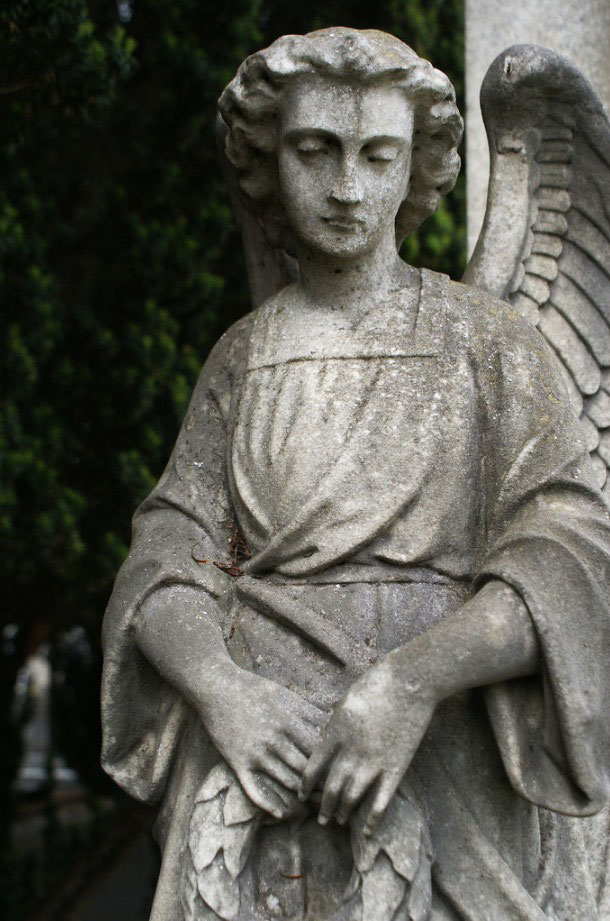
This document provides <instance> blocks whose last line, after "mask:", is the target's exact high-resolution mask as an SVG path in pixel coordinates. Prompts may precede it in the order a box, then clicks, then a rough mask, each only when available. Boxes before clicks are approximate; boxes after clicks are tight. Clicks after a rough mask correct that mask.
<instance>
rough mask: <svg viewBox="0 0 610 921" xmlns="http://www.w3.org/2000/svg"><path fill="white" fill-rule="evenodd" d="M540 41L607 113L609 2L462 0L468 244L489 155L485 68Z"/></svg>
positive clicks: (478, 221) (474, 233)
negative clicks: (572, 69)
mask: <svg viewBox="0 0 610 921" xmlns="http://www.w3.org/2000/svg"><path fill="white" fill-rule="evenodd" d="M520 43H527V44H532V45H544V46H545V47H547V48H552V49H553V51H557V52H558V53H559V54H563V55H565V57H568V58H570V60H572V61H573V62H574V63H575V64H576V65H577V66H578V67H579V68H580V69H581V70H582V72H583V73H584V75H585V77H587V79H588V80H589V81H590V83H591V84H592V85H593V88H594V89H595V91H596V92H597V94H598V95H599V96H600V98H601V100H602V102H603V103H604V105H605V106H606V111H607V112H610V0H466V166H467V173H466V176H467V183H468V246H469V250H470V251H471V252H472V249H473V247H474V244H475V243H476V241H477V237H478V235H479V231H480V229H481V225H482V223H483V215H484V213H485V201H486V197H487V180H488V175H489V155H488V150H487V136H486V134H485V128H484V127H483V120H482V118H481V110H480V107H479V91H480V89H481V83H482V81H483V78H484V76H485V74H486V72H487V68H488V67H489V65H490V64H491V62H492V61H493V60H494V58H495V57H496V56H497V55H498V54H500V52H501V51H504V49H505V48H508V47H509V46H510V45H516V44H520Z"/></svg>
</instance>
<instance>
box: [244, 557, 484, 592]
mask: <svg viewBox="0 0 610 921" xmlns="http://www.w3.org/2000/svg"><path fill="white" fill-rule="evenodd" d="M245 571H246V573H247V572H248V568H247V565H246V567H245ZM251 578H255V579H257V580H260V581H264V582H272V583H274V584H276V585H335V584H339V585H349V584H351V583H354V582H366V583H377V582H425V583H430V584H434V585H461V586H469V585H470V580H469V579H468V580H466V579H456V578H453V577H452V576H448V575H445V574H444V573H441V572H438V570H436V569H431V568H430V567H428V566H399V565H397V564H396V563H386V562H384V561H383V560H378V561H377V560H376V561H375V562H372V563H355V562H347V563H338V564H337V565H335V566H329V567H328V569H325V570H323V571H322V572H316V573H312V574H311V575H308V576H290V575H284V574H283V573H279V572H274V571H272V572H266V573H261V574H258V573H257V574H256V575H253V576H251Z"/></svg>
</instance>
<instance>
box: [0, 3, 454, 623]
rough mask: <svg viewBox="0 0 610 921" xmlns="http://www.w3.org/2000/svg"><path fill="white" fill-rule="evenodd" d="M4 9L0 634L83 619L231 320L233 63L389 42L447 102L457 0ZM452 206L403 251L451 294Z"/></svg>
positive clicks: (244, 298) (239, 305)
mask: <svg viewBox="0 0 610 921" xmlns="http://www.w3.org/2000/svg"><path fill="white" fill-rule="evenodd" d="M133 13H134V15H133V18H132V20H131V21H130V22H129V23H124V24H121V23H119V21H118V17H117V14H116V8H115V7H114V5H113V4H111V3H108V2H107V0H103V2H102V0H53V2H51V0H7V2H6V3H5V4H3V6H2V9H1V10H0V30H1V32H0V34H1V35H2V52H3V53H2V55H1V56H0V60H1V63H0V105H1V106H2V109H3V112H2V115H3V117H2V123H1V127H0V137H1V150H0V175H1V176H2V179H1V180H0V231H1V234H0V292H1V297H2V303H3V304H4V309H3V311H2V314H3V320H2V324H3V328H2V334H3V341H4V343H5V347H4V375H3V377H4V381H5V394H6V401H5V403H4V407H3V427H2V432H1V434H0V451H1V452H2V455H3V457H4V469H3V473H2V487H1V491H0V536H1V538H2V541H3V548H2V557H1V558H2V564H3V566H4V567H5V573H6V578H7V579H9V580H10V583H11V584H12V586H13V590H12V592H11V594H10V597H9V604H8V606H6V607H5V613H4V616H5V618H6V619H9V620H15V621H17V622H22V621H23V620H24V619H27V618H32V619H38V618H43V619H47V620H51V621H52V622H53V623H55V624H62V623H65V622H70V621H73V620H79V621H82V620H83V618H84V619H87V618H89V619H90V621H91V622H93V621H94V620H96V619H98V618H99V613H100V610H101V607H102V605H103V599H104V597H105V595H106V594H107V592H108V589H109V586H110V582H111V579H112V576H113V574H114V572H115V570H116V568H117V566H118V565H119V563H120V560H121V558H122V556H123V554H124V552H125V548H126V546H127V543H128V523H129V518H130V515H131V513H132V511H133V508H134V507H135V505H136V504H137V503H138V501H139V500H140V499H142V498H143V496H144V495H145V494H146V493H147V491H148V490H149V489H150V487H151V485H152V484H153V482H154V481H155V479H156V477H157V476H158V475H159V473H160V471H161V469H162V466H163V463H164V461H165V458H166V457H167V454H168V452H169V449H170V447H171V443H172V441H173V439H174V437H175V434H176V430H177V427H178V425H179V422H180V420H181V417H182V415H183V413H184V409H185V406H186V402H187V400H188V396H189V393H190V390H191V388H192V385H193V382H194V380H195V377H196V375H197V373H198V370H199V367H200V365H201V363H202V362H203V360H204V358H205V356H206V354H207V352H208V350H209V348H210V346H211V344H212V343H213V341H214V340H215V339H216V338H217V337H218V336H219V335H220V333H221V332H222V331H223V329H225V328H226V327H227V326H228V325H229V324H230V323H231V322H232V321H233V320H234V319H236V318H237V317H238V316H239V315H240V314H241V313H243V312H244V311H245V310H246V309H247V304H248V295H247V290H246V286H245V282H244V271H243V264H242V256H241V252H240V242H239V239H238V236H237V234H236V230H235V227H234V225H233V221H232V216H231V213H230V209H229V205H228V202H227V198H226V195H225V191H224V188H223V182H222V177H221V176H220V175H219V170H218V161H217V155H216V148H215V141H214V131H213V126H214V115H215V106H216V99H217V97H218V95H219V92H220V91H221V89H222V87H223V86H224V84H225V83H226V82H227V81H228V80H229V79H230V78H231V77H232V75H233V73H234V71H235V68H236V66H237V65H238V64H239V62H240V61H241V60H242V59H243V57H244V56H245V55H246V54H248V53H249V52H251V51H252V50H254V49H255V48H256V47H260V46H261V45H265V44H268V43H269V42H270V41H272V40H273V39H275V38H276V37H277V36H278V35H280V34H283V33H285V32H299V31H308V30H310V29H312V28H317V27H324V26H328V25H331V24H340V25H352V26H356V27H373V28H381V29H385V30H387V31H391V32H394V33H395V34H397V35H398V36H400V37H401V38H403V39H404V40H405V41H407V42H408V43H409V44H411V45H412V46H413V47H414V48H415V50H417V51H418V52H419V53H420V54H423V55H424V56H427V57H430V58H431V59H432V60H433V61H434V62H435V63H436V64H438V66H440V67H442V68H443V69H445V70H447V71H448V72H449V73H450V74H451V76H452V78H453V80H454V82H455V84H456V87H457V90H458V96H459V97H461V95H462V10H461V5H460V3H459V2H457V0H454V2H451V3H448V2H444V0H434V2H432V3H427V4H424V3H423V0H382V2H381V3H379V4H377V6H376V7H375V9H373V10H372V9H371V4H370V3H368V2H367V3H364V2H362V0H349V2H348V0H330V2H322V0H312V2H310V3H309V4H307V5H306V6H302V5H301V6H299V7H298V8H297V7H295V5H294V4H290V3H288V2H287V0H236V2H234V3H232V4H230V5H228V4H219V5H218V6H217V7H216V8H215V9H214V10H213V11H212V10H211V9H210V8H209V6H208V5H202V4H201V3H200V2H198V0H181V2H180V3H175V2H174V0H137V2H135V3H134V6H133ZM463 198H464V196H463V188H461V187H460V188H459V189H458V191H457V194H454V196H453V197H452V198H450V199H448V200H447V201H445V202H443V204H442V205H441V208H440V209H439V212H438V214H437V215H435V216H434V217H433V218H431V219H430V220H429V221H428V222H427V224H426V225H425V226H424V227H423V228H422V229H421V230H420V232H419V233H418V234H416V235H414V236H413V237H411V238H410V239H409V240H408V241H407V242H406V243H405V249H404V254H405V257H406V258H407V259H408V260H409V261H412V262H415V263H416V264H425V265H428V266H430V267H433V268H438V269H440V270H442V271H448V272H451V273H452V274H454V275H457V274H459V271H460V268H461V264H462V260H463V251H464V232H463Z"/></svg>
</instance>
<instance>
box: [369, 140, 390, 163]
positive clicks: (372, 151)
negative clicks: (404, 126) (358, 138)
mask: <svg viewBox="0 0 610 921" xmlns="http://www.w3.org/2000/svg"><path fill="white" fill-rule="evenodd" d="M362 153H363V154H364V156H365V157H366V159H367V160H368V162H369V163H391V162H392V161H393V160H395V159H396V157H397V156H398V153H399V148H398V147H397V146H396V145H395V144H388V143H385V144H384V143H380V144H366V145H365V146H364V147H363V148H362Z"/></svg>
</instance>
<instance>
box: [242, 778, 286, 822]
mask: <svg viewBox="0 0 610 921" xmlns="http://www.w3.org/2000/svg"><path fill="white" fill-rule="evenodd" d="M242 785H243V788H244V791H245V793H246V795H247V796H248V797H249V798H250V799H251V800H252V802H253V803H254V805H255V806H258V808H259V809H262V810H263V812H268V813H269V815H272V816H273V818H274V819H278V821H279V820H281V819H282V818H283V817H284V813H285V811H286V803H285V802H284V800H283V799H282V798H281V796H280V795H279V794H278V793H277V792H276V791H275V790H274V789H272V787H271V784H270V783H266V782H265V780H264V779H263V778H262V777H261V776H260V775H259V776H256V775H254V774H251V773H250V772H248V776H246V777H244V778H242Z"/></svg>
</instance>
